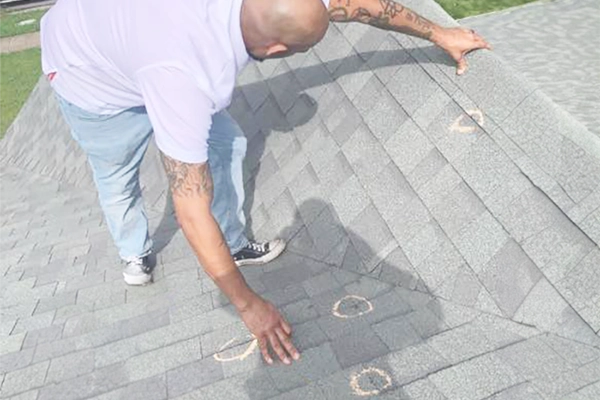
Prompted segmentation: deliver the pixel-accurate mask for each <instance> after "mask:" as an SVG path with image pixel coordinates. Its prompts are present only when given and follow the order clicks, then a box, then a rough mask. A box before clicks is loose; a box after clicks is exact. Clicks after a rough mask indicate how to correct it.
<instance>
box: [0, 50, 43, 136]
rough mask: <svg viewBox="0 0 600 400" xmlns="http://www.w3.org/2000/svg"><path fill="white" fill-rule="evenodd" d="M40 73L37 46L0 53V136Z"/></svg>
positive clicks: (27, 95)
mask: <svg viewBox="0 0 600 400" xmlns="http://www.w3.org/2000/svg"><path fill="white" fill-rule="evenodd" d="M41 73H42V68H41V66H40V49H38V48H36V49H29V50H25V51H20V52H18V53H9V54H1V55H0V138H1V137H4V133H5V132H6V130H7V129H8V127H9V126H10V124H11V123H12V121H13V120H14V119H15V117H16V116H17V114H18V113H19V110H20V109H21V107H22V106H23V104H24V103H25V100H27V97H29V94H30V93H31V91H32V90H33V88H34V86H35V84H36V83H37V81H38V79H39V78H40V75H41Z"/></svg>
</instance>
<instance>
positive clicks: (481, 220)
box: [0, 1, 600, 399]
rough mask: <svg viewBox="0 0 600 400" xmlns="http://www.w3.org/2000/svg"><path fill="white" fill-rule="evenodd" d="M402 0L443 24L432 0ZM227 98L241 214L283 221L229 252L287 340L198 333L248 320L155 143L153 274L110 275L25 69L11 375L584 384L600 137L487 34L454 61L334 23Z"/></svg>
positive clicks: (314, 394)
mask: <svg viewBox="0 0 600 400" xmlns="http://www.w3.org/2000/svg"><path fill="white" fill-rule="evenodd" d="M406 3H407V5H409V6H412V7H413V8H415V9H417V10H418V11H419V12H422V13H423V14H424V15H426V16H428V17H430V18H432V19H434V20H436V21H438V22H440V23H443V24H446V25H454V24H456V22H454V21H453V20H452V19H451V18H450V17H448V16H447V15H446V14H445V13H444V11H443V10H442V9H441V8H439V6H437V4H436V3H434V2H432V1H424V2H417V1H409V2H406ZM230 112H231V114H232V115H233V116H234V117H235V118H236V119H237V120H238V122H239V123H240V125H241V126H242V128H243V129H244V131H245V132H246V135H247V137H248V155H247V160H246V165H245V168H246V172H247V173H246V186H247V204H246V207H247V210H248V216H249V228H250V230H251V232H252V234H253V235H254V236H255V237H258V238H271V237H272V236H274V235H275V234H277V233H278V234H279V235H280V236H282V237H284V238H286V239H287V240H288V241H289V251H288V252H287V253H286V254H285V255H284V256H282V257H281V259H279V260H278V261H276V262H274V263H273V265H270V266H266V267H264V268H257V269H245V270H244V274H245V276H246V278H247V280H248V281H249V283H250V284H251V286H253V287H254V288H255V290H257V291H258V292H261V293H263V294H264V295H265V296H266V297H267V298H269V299H271V300H272V301H273V302H274V303H275V304H277V305H278V306H280V307H282V309H283V311H284V313H285V314H286V315H287V316H288V318H289V319H290V320H291V322H293V323H294V326H295V329H296V330H295V332H296V334H295V337H296V340H297V341H298V343H299V346H300V347H301V349H302V350H303V354H304V358H303V362H302V363H300V364H298V365H297V366H296V367H293V368H291V369H283V368H277V367H275V368H265V367H264V366H262V365H261V364H260V362H259V359H258V354H257V352H256V351H254V352H252V350H251V349H252V346H251V345H250V347H249V349H250V350H249V356H248V357H247V358H245V359H243V360H239V361H232V362H218V361H216V360H215V359H214V358H213V357H211V356H212V355H213V354H214V353H218V352H219V351H220V350H222V348H221V347H220V346H221V345H224V344H226V343H228V340H229V339H230V338H231V339H234V338H236V337H237V342H234V343H238V344H239V343H241V345H242V347H241V349H239V348H236V349H234V350H231V351H228V352H225V353H219V354H221V357H220V358H221V359H223V357H229V356H231V355H232V354H235V353H236V351H238V350H239V352H241V351H243V349H245V348H246V347H245V346H246V344H244V342H246V343H247V342H248V341H249V340H250V339H244V338H246V334H245V333H244V330H243V327H241V325H240V324H239V322H238V321H237V318H236V317H235V315H234V313H233V311H232V310H231V307H228V306H227V302H226V300H225V299H223V297H222V296H221V295H220V294H219V293H218V291H216V290H215V289H216V288H215V287H214V285H212V284H211V282H210V280H209V279H208V277H207V276H206V275H204V274H203V273H202V272H198V271H197V267H196V262H195V260H194V258H193V255H192V253H191V251H190V250H189V249H188V248H187V245H186V243H185V239H184V238H183V235H182V234H181V232H180V231H177V229H176V224H175V222H174V220H173V218H172V210H171V207H170V205H169V203H168V201H166V198H167V196H166V182H165V178H164V175H163V174H162V171H161V168H160V165H159V161H158V158H157V157H156V155H157V153H156V149H155V148H154V147H152V148H151V149H150V150H149V152H148V154H147V157H146V160H145V164H144V166H143V173H142V175H143V176H142V180H143V183H144V191H145V199H146V202H147V204H148V209H149V218H150V220H151V224H152V227H153V232H154V237H155V240H156V241H157V250H158V251H159V265H158V267H157V271H156V273H155V278H156V279H155V280H156V282H155V283H154V285H152V286H150V287H147V288H142V289H140V288H127V287H125V286H124V284H123V283H122V281H121V277H120V271H119V270H118V267H117V266H115V263H116V252H115V251H114V249H113V248H112V246H111V245H110V244H109V243H110V240H109V237H108V235H107V233H106V231H105V230H104V227H103V225H102V222H101V213H100V212H99V209H98V208H97V206H95V205H94V203H93V197H94V196H93V188H92V185H91V180H90V178H89V175H88V170H87V166H86V164H85V160H84V158H83V157H82V155H81V153H80V151H79V150H78V149H77V148H76V146H75V145H73V144H72V142H71V141H70V139H69V135H68V132H67V129H66V126H65V125H64V122H63V121H62V120H61V118H60V116H59V113H58V109H57V105H56V103H55V101H54V99H53V97H52V94H51V91H50V89H49V87H48V85H47V84H46V83H45V81H43V80H42V81H40V83H39V84H38V86H37V87H36V89H35V90H34V92H33V93H32V96H31V98H30V99H29V101H28V103H27V104H26V106H25V107H24V109H23V111H22V112H21V114H20V116H19V117H18V119H17V120H16V122H15V124H14V125H13V126H12V127H11V128H10V131H9V132H8V134H7V137H6V139H4V140H3V141H2V142H1V143H0V146H1V147H2V176H1V179H2V185H3V187H4V188H8V190H6V193H7V194H5V195H3V197H4V200H5V201H3V204H2V216H3V226H2V231H3V237H2V243H3V246H4V248H5V249H6V251H5V252H4V253H5V256H6V262H5V263H4V264H3V273H4V277H3V278H2V279H3V285H2V286H3V300H2V307H3V309H4V313H5V315H7V316H8V317H7V318H5V320H3V325H2V334H4V335H7V339H6V340H7V341H8V342H9V343H13V342H14V343H17V344H18V346H17V344H14V349H13V350H8V351H7V353H8V355H7V357H9V359H10V360H12V361H11V364H10V366H9V368H8V369H7V371H2V372H8V374H7V376H6V378H5V379H4V384H3V387H2V390H3V391H5V392H6V393H8V395H11V394H13V393H14V394H16V393H19V392H24V391H27V390H37V388H38V387H39V388H40V389H39V390H40V394H39V397H38V399H50V398H61V399H69V398H88V397H93V396H97V395H99V394H101V393H102V392H109V391H112V395H114V396H115V397H119V396H125V397H127V396H128V393H131V392H133V391H136V392H140V391H144V390H146V391H149V392H151V393H154V394H155V395H156V396H157V398H165V397H166V396H167V387H168V396H169V398H176V397H177V396H179V395H184V394H186V393H188V392H189V396H190V397H189V398H215V396H225V395H224V394H223V393H228V395H229V396H230V397H231V398H236V399H237V398H251V399H262V398H270V397H273V396H277V398H280V399H283V398H311V399H312V398H315V399H318V398H335V399H340V398H345V396H346V397H352V396H353V395H352V392H353V391H354V393H357V390H358V393H362V394H365V393H366V392H368V391H369V390H373V391H382V390H389V391H391V392H392V393H391V394H389V396H390V398H398V397H399V396H400V394H402V395H404V396H406V397H409V398H419V395H420V396H422V397H423V398H433V397H434V396H435V395H436V394H437V395H443V396H445V397H447V398H459V399H467V398H473V399H479V398H485V397H488V396H491V395H493V394H495V393H502V394H501V395H500V396H505V398H511V399H513V398H528V399H529V398H535V396H536V395H537V396H540V397H542V396H545V397H550V398H555V397H560V396H562V395H567V394H569V393H575V392H577V395H579V396H581V397H584V396H588V395H589V396H590V398H592V397H593V394H594V393H595V392H594V390H598V387H597V383H596V384H595V386H594V382H596V381H597V377H598V371H600V351H599V350H598V349H599V348H600V338H599V337H598V332H599V330H600V304H599V303H598V299H599V298H600V274H599V273H598V270H597V267H598V265H600V248H599V247H598V242H599V241H600V208H599V206H600V139H599V138H598V137H596V136H595V135H593V134H592V133H590V132H589V131H588V130H587V129H586V128H585V127H584V126H583V125H582V124H581V123H579V122H577V121H576V120H575V119H574V118H573V117H572V116H570V115H569V114H568V113H566V112H564V111H563V110H562V109H560V108H559V107H558V106H557V105H556V104H554V103H553V102H552V101H551V100H550V99H549V98H548V97H547V96H546V95H545V94H544V93H542V92H541V91H540V90H537V89H535V88H534V87H533V86H532V85H531V84H529V83H528V82H527V81H525V80H524V79H522V78H521V77H520V76H519V75H518V74H517V73H516V72H515V71H514V70H512V69H511V68H509V67H508V66H506V65H505V64H503V63H502V62H501V61H500V60H499V59H498V58H497V57H496V56H495V55H494V54H493V53H490V52H479V53H476V54H473V55H472V56H471V57H470V71H469V73H468V74H467V75H466V76H463V77H456V76H455V75H454V67H453V66H452V65H451V63H450V61H449V60H448V58H447V57H446V56H445V55H444V54H442V53H441V52H440V51H439V50H438V49H435V48H432V47H430V45H429V44H427V43H425V42H422V41H420V40H412V39H409V38H407V37H404V36H400V35H391V34H388V33H386V32H382V31H378V30H375V29H372V28H369V27H366V26H362V25H358V24H348V25H332V26H331V27H330V29H329V31H328V33H327V36H326V38H325V40H324V41H323V42H322V43H320V44H319V45H318V46H317V47H316V48H315V49H314V50H312V51H310V52H308V53H306V54H301V55H296V56H294V57H291V58H289V59H285V60H275V61H267V62H264V63H260V64H252V65H249V66H248V68H246V70H245V71H244V72H243V74H242V75H241V76H240V79H239V85H238V88H237V89H236V91H235V93H234V99H233V102H232V105H231V107H230ZM6 200H7V201H6ZM348 295H351V296H353V297H347V296H348ZM357 296H358V297H357ZM361 299H364V300H361ZM365 300H366V301H368V302H369V303H370V304H371V306H369V305H368V303H367V302H365ZM332 308H334V309H335V310H336V312H337V314H340V313H341V314H345V313H346V314H353V313H356V312H359V313H360V312H364V313H365V314H364V315H362V316H360V317H357V318H346V319H344V318H342V319H340V318H337V317H336V316H335V315H332V312H331V311H332ZM357 310H358V311H357ZM334 314H336V313H334ZM26 332H28V334H27V335H26V336H24V335H23V334H24V333H26ZM9 334H10V336H8V335H9ZM19 335H23V336H19ZM23 338H24V339H23ZM19 340H21V341H22V340H25V342H19ZM229 344H231V343H230V342H229ZM33 348H35V352H34V351H33V350H32V349H33ZM7 349H8V347H7ZM11 349H12V347H11ZM27 352H31V353H32V354H33V355H32V356H28V353H27ZM217 358H219V357H217ZM48 360H52V362H51V363H50V367H49V369H48V364H47V363H48ZM75 361H77V363H79V364H78V368H77V370H76V371H75V370H69V369H68V368H63V369H61V368H59V367H53V365H55V364H57V365H59V366H61V365H71V364H72V363H73V362H75ZM19 368H27V370H26V372H27V375H24V374H22V372H23V371H20V372H19V373H18V374H17V373H16V372H14V371H15V370H17V369H19ZM373 368H375V369H376V370H375V369H373ZM361 371H362V372H361ZM19 376H28V377H29V378H28V379H27V380H26V381H25V380H22V379H21V380H20V378H18V377H19ZM369 376H370V379H368V377H369ZM377 376H379V378H377ZM388 377H389V382H390V385H391V386H389V387H388V385H387V382H388ZM575 378H576V379H575ZM53 382H57V383H56V384H54V383H53ZM100 382H102V385H100V384H99V383H100ZM150 382H152V385H154V386H151V385H150ZM96 383H98V384H96ZM201 386H206V387H203V388H201V389H200V387H201ZM357 387H358V389H357ZM361 388H362V389H361ZM292 390H293V391H292ZM360 390H362V392H361V391H360ZM373 393H375V392H373ZM211 396H212V397H211ZM574 396H575V394H574ZM380 398H383V395H381V396H380Z"/></svg>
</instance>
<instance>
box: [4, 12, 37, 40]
mask: <svg viewBox="0 0 600 400" xmlns="http://www.w3.org/2000/svg"><path fill="white" fill-rule="evenodd" d="M46 11H48V9H47V8H43V9H37V10H31V11H22V12H2V13H0V37H7V36H16V35H21V34H23V33H30V32H37V31H39V30H40V18H42V15H44V14H45V13H46ZM30 19H34V20H35V22H34V23H31V24H27V25H21V26H19V22H22V21H27V20H30Z"/></svg>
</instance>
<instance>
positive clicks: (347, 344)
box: [208, 199, 448, 400]
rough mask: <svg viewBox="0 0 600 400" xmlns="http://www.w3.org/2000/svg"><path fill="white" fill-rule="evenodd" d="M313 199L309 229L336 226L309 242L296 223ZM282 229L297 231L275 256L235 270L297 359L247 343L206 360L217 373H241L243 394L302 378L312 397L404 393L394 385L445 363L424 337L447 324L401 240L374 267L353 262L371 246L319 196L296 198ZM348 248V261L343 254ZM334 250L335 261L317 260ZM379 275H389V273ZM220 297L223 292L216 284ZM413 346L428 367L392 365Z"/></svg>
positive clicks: (267, 391) (279, 388)
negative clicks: (271, 313)
mask: <svg viewBox="0 0 600 400" xmlns="http://www.w3.org/2000/svg"><path fill="white" fill-rule="evenodd" d="M319 208H320V209H322V210H323V211H322V212H321V214H320V215H319V217H317V218H316V219H314V221H312V222H311V223H310V224H308V227H307V228H308V231H309V232H325V231H327V232H337V233H338V236H339V241H336V240H332V241H331V242H330V243H329V244H328V245H327V246H322V245H321V246H319V245H317V244H315V242H316V241H317V240H318V238H312V237H311V236H310V235H309V237H308V238H307V237H302V233H301V232H302V229H300V230H299V229H298V227H299V226H303V227H304V226H306V224H305V223H304V221H303V218H302V215H303V214H304V215H306V213H305V212H306V211H307V210H314V209H319ZM285 231H287V232H285ZM290 232H296V233H295V234H294V233H291V240H290V243H289V244H290V246H289V247H290V248H289V249H288V250H287V251H286V253H284V254H283V255H282V256H281V257H280V258H278V259H277V260H275V261H273V262H272V263H269V264H268V265H266V266H264V267H263V268H261V269H260V270H258V271H257V269H256V267H254V268H253V267H245V268H242V269H241V271H242V273H243V274H244V276H246V277H247V278H249V281H252V282H258V285H259V286H261V287H262V288H260V289H259V290H260V291H261V295H262V296H263V297H264V298H266V299H268V300H270V301H272V302H273V303H274V304H275V305H276V306H277V307H278V308H279V310H281V312H282V314H283V315H284V316H285V318H286V319H287V320H288V321H290V323H292V327H293V331H294V335H295V336H294V341H295V344H296V346H297V347H298V349H299V351H300V352H301V353H302V359H301V361H300V362H298V363H294V364H293V365H292V366H285V365H283V364H281V363H280V362H276V363H275V365H272V366H267V365H266V364H265V363H264V362H262V360H261V355H260V352H259V351H258V349H257V348H256V347H254V349H253V350H252V353H251V354H250V355H248V354H247V355H246V357H245V358H244V359H240V360H236V361H231V362H224V363H220V362H218V361H215V363H216V364H217V365H215V367H216V368H219V367H221V368H223V371H224V373H225V377H226V378H227V377H230V376H235V375H240V376H239V378H240V379H242V381H243V382H244V391H245V393H246V396H247V397H248V398H250V399H262V398H266V397H271V396H274V395H277V394H281V393H286V392H288V391H291V390H294V389H296V388H300V387H303V386H307V385H308V386H310V387H311V388H310V390H311V391H312V392H310V393H313V395H314V397H315V398H319V399H321V398H326V399H332V400H333V399H335V400H338V399H346V398H348V399H355V398H356V397H357V396H359V397H360V396H366V397H370V398H377V397H378V396H380V395H384V394H387V395H389V396H390V398H404V397H403V396H402V394H403V393H402V392H403V389H402V388H401V386H402V385H404V384H408V383H410V382H413V381H415V380H418V379H420V378H422V377H424V376H426V375H427V374H429V373H432V372H434V371H437V370H440V369H442V368H445V367H447V365H448V364H447V363H446V362H445V360H443V359H442V357H441V356H439V355H437V356H436V354H435V352H434V351H433V350H432V349H431V348H429V346H427V345H426V344H424V341H425V340H426V339H427V338H428V337H431V336H433V335H435V334H437V333H439V332H441V331H443V330H445V329H447V327H446V326H445V323H444V322H443V319H444V318H443V315H442V311H441V307H440V305H439V302H438V301H437V299H436V298H435V297H433V296H432V295H430V294H429V292H428V288H427V287H426V286H425V285H424V284H423V282H422V280H421V279H420V278H419V277H418V275H417V273H416V271H414V270H413V269H412V267H411V266H410V263H408V260H406V258H405V256H403V253H402V250H401V249H400V248H397V249H396V250H394V252H392V253H390V255H389V256H388V257H385V258H384V259H383V260H381V261H380V262H378V263H377V265H376V266H375V267H373V268H368V269H367V268H366V265H367V263H363V265H362V266H359V264H360V263H361V262H362V261H361V260H367V259H373V258H374V257H376V255H375V252H374V250H373V249H371V248H370V247H369V245H368V244H367V243H366V242H365V241H364V240H363V239H362V238H361V237H360V236H358V235H357V234H356V233H354V232H352V231H351V230H349V229H347V228H346V227H345V226H344V225H343V224H342V223H341V222H340V220H339V218H338V216H337V214H336V212H335V210H333V209H332V208H331V207H330V206H329V205H327V204H326V203H325V202H324V201H323V200H321V199H309V200H307V201H305V202H304V203H302V204H301V206H300V207H299V208H298V209H297V210H296V213H295V216H294V221H293V222H292V223H291V224H290V225H289V226H287V227H285V228H284V229H283V230H282V232H279V233H280V234H281V235H283V236H286V235H287V234H289V233H290ZM274 233H277V232H274ZM340 242H343V243H347V247H346V249H345V250H344V251H343V253H344V254H343V256H342V257H341V258H340V257H333V258H331V257H330V256H331V253H332V252H336V251H339V250H337V249H338V248H339V243H340ZM356 248H361V249H362V251H361V254H362V256H361V257H360V260H356V259H354V258H355V257H354V256H353V254H355V249H356ZM348 257H349V258H352V259H353V260H352V262H346V261H347V260H348ZM333 259H340V260H341V261H340V262H335V261H328V262H327V263H326V262H323V260H333ZM257 275H259V276H258V279H257ZM382 275H384V276H394V277H395V278H394V280H393V282H392V283H390V282H388V281H387V278H381V276H382ZM251 285H252V283H251ZM416 289H419V290H416ZM282 293H288V294H289V293H294V295H293V296H292V295H287V296H282ZM221 298H222V301H223V302H227V300H226V298H225V297H224V296H223V295H222V294H221ZM231 311H233V310H231ZM242 329H243V328H242ZM242 336H244V335H242ZM245 337H246V339H245V341H244V340H242V341H241V342H239V341H238V342H236V343H235V345H232V346H227V347H226V349H224V350H222V352H221V353H218V355H219V354H223V355H225V356H227V357H232V356H235V355H236V354H238V353H241V352H242V351H244V349H251V348H252V343H251V338H250V337H249V336H248V335H245ZM227 339H228V338H223V342H225V341H226V340H227ZM208 356H211V357H212V355H210V354H208ZM419 356H420V357H427V364H428V366H427V367H424V368H420V367H419V368H414V367H410V368H404V367H401V365H402V364H403V363H404V362H405V359H404V358H408V357H413V358H412V359H413V360H416V361H418V357H419ZM299 390H300V389H299ZM305 390H308V389H305ZM316 392H319V395H316V394H315V393H316ZM307 393H309V392H303V394H304V395H305V396H307ZM369 393H370V395H368V394H369ZM366 394H367V395H366ZM321 396H324V397H321ZM294 398H295V397H294Z"/></svg>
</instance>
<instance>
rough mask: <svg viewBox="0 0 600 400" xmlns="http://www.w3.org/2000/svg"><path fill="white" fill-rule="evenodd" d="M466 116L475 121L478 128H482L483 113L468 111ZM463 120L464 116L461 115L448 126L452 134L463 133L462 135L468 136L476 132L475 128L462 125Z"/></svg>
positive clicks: (475, 110)
mask: <svg viewBox="0 0 600 400" xmlns="http://www.w3.org/2000/svg"><path fill="white" fill-rule="evenodd" d="M467 114H468V115H469V116H470V117H471V118H473V119H474V120H475V121H477V123H478V124H479V125H480V126H483V122H484V118H483V113H482V112H481V110H477V109H474V110H468V111H467ZM464 118H465V115H464V114H461V115H460V116H459V117H458V118H457V119H456V121H454V123H453V124H452V125H451V126H450V131H452V132H456V133H463V134H469V133H474V132H475V131H476V130H477V127H476V126H465V125H463V124H462V122H463V120H464Z"/></svg>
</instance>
